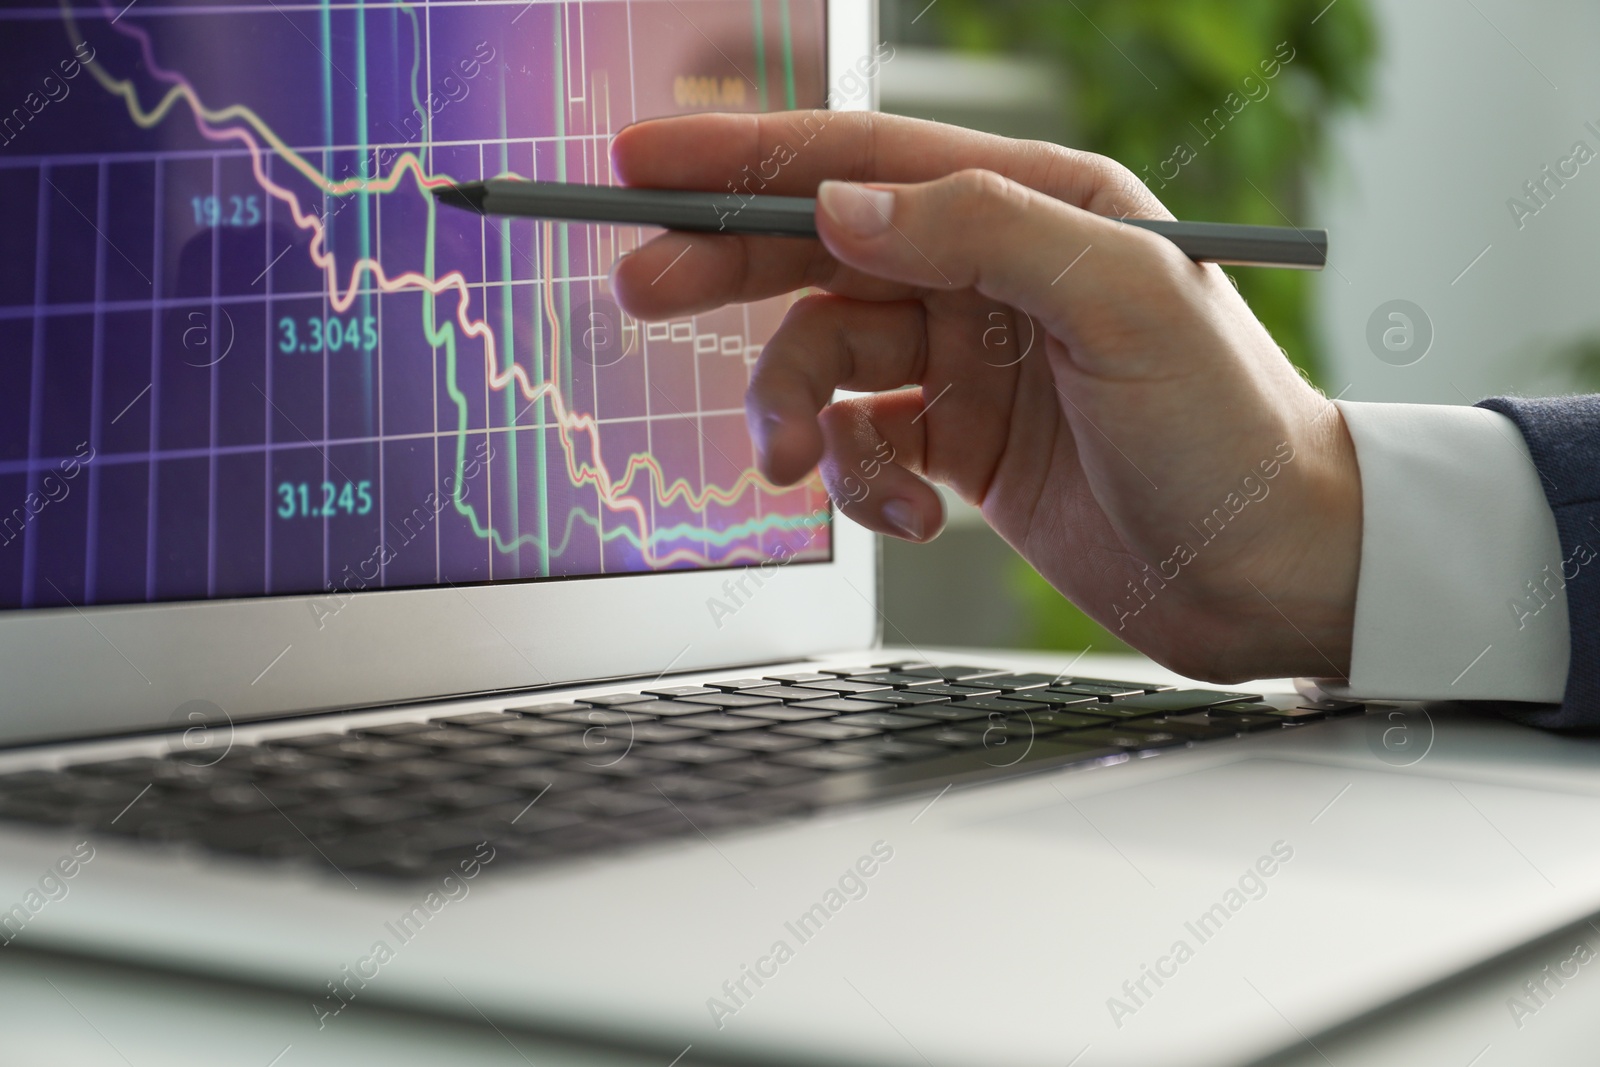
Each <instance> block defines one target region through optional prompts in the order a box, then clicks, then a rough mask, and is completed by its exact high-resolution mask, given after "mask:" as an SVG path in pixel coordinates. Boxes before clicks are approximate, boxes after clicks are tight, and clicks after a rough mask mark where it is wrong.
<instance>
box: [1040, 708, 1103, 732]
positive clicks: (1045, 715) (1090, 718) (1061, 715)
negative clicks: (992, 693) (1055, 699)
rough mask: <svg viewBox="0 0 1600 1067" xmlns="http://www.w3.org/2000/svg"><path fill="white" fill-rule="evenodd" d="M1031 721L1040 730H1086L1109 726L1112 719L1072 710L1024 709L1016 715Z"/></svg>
mask: <svg viewBox="0 0 1600 1067" xmlns="http://www.w3.org/2000/svg"><path fill="white" fill-rule="evenodd" d="M1016 718H1018V719H1025V720H1027V721H1028V722H1031V723H1033V724H1034V725H1035V726H1037V727H1039V728H1040V729H1041V730H1043V729H1049V730H1088V729H1091V728H1093V727H1096V726H1109V725H1110V724H1111V723H1113V722H1114V721H1115V720H1114V719H1108V718H1106V717H1105V716H1104V715H1086V714H1084V713H1083V712H1080V711H1076V710H1072V711H1025V712H1022V713H1020V714H1019V715H1017V716H1016Z"/></svg>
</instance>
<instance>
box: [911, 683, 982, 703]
mask: <svg viewBox="0 0 1600 1067" xmlns="http://www.w3.org/2000/svg"><path fill="white" fill-rule="evenodd" d="M917 692H918V693H922V694H924V695H927V696H941V697H948V698H950V699H951V700H964V699H966V698H967V697H983V696H991V697H997V696H999V695H1000V690H998V689H984V688H982V687H979V686H956V685H948V684H946V683H944V682H936V683H934V684H932V685H925V686H923V687H921V688H920V689H918V690H917Z"/></svg>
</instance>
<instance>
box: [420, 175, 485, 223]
mask: <svg viewBox="0 0 1600 1067" xmlns="http://www.w3.org/2000/svg"><path fill="white" fill-rule="evenodd" d="M433 195H434V198H435V199H437V200H438V201H439V203H441V204H449V205H450V206H451V207H459V208H463V209H465V210H467V211H476V212H477V213H478V214H480V215H481V214H483V199H484V197H486V196H488V195H489V189H488V187H487V186H485V185H484V184H483V183H482V182H463V183H461V184H460V185H445V186H440V187H439V188H437V189H435V190H434V191H433Z"/></svg>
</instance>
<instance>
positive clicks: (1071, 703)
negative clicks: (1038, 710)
mask: <svg viewBox="0 0 1600 1067" xmlns="http://www.w3.org/2000/svg"><path fill="white" fill-rule="evenodd" d="M1006 699H1007V700H1018V701H1022V702H1023V703H1025V704H1032V705H1034V706H1035V707H1042V708H1084V709H1088V708H1089V706H1090V705H1092V704H1099V703H1102V701H1101V700H1100V698H1099V697H1095V696H1090V695H1088V694H1087V693H1058V692H1056V691H1055V690H1053V689H1026V690H1023V691H1021V692H1017V693H1011V694H1008V695H1007V696H1006Z"/></svg>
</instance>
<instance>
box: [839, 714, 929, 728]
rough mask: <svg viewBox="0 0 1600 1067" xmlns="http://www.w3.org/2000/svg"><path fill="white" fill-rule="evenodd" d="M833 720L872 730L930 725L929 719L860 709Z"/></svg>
mask: <svg viewBox="0 0 1600 1067" xmlns="http://www.w3.org/2000/svg"><path fill="white" fill-rule="evenodd" d="M833 721H834V722H838V723H843V724H845V725H846V726H865V727H867V728H869V729H872V730H908V729H912V728H913V727H917V726H926V725H928V720H927V719H917V718H913V717H912V716H910V715H900V714H897V713H895V712H892V711H858V712H853V713H851V714H849V715H841V716H839V717H838V718H837V719H834V720H833Z"/></svg>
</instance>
